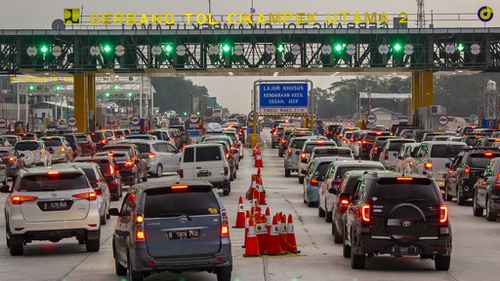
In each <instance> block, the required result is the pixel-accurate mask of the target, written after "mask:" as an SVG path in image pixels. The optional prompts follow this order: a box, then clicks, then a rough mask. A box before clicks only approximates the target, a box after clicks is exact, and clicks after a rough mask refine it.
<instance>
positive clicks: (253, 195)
mask: <svg viewBox="0 0 500 281" xmlns="http://www.w3.org/2000/svg"><path fill="white" fill-rule="evenodd" d="M245 196H246V199H248V200H252V201H257V203H259V204H260V205H266V204H267V203H266V190H265V189H264V183H263V182H262V177H261V173H260V168H259V169H258V170H257V174H252V182H251V183H250V187H249V188H248V191H247V192H246V195H245Z"/></svg>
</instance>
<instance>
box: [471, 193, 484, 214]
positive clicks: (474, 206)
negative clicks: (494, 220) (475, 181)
mask: <svg viewBox="0 0 500 281" xmlns="http://www.w3.org/2000/svg"><path fill="white" fill-rule="evenodd" d="M483 211H484V209H483V208H481V207H479V205H478V204H477V193H476V192H474V198H473V199H472V213H473V214H474V216H476V217H482V216H483Z"/></svg>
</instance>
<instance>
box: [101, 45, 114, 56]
mask: <svg viewBox="0 0 500 281" xmlns="http://www.w3.org/2000/svg"><path fill="white" fill-rule="evenodd" d="M111 49H112V48H111V46H110V45H108V44H106V45H104V47H103V48H102V50H103V51H104V53H106V54H109V53H110V52H111Z"/></svg>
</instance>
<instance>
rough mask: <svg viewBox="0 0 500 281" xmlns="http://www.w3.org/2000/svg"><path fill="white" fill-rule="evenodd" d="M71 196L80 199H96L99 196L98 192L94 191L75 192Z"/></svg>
mask: <svg viewBox="0 0 500 281" xmlns="http://www.w3.org/2000/svg"><path fill="white" fill-rule="evenodd" d="M71 196H72V197H74V198H78V199H87V200H89V201H93V200H96V198H97V192H95V191H92V192H85V193H78V194H73V195H71Z"/></svg>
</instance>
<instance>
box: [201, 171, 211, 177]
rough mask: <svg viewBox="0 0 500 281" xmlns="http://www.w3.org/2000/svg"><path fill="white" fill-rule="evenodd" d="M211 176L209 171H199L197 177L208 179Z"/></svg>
mask: <svg viewBox="0 0 500 281" xmlns="http://www.w3.org/2000/svg"><path fill="white" fill-rule="evenodd" d="M211 175H212V173H210V172H209V171H199V172H198V177H209V176H211Z"/></svg>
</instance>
